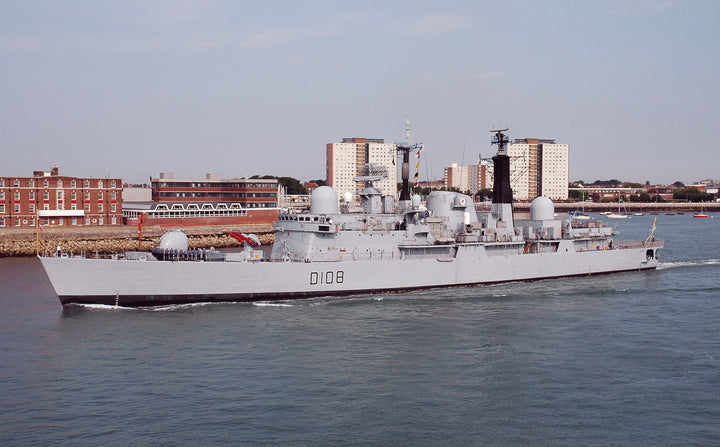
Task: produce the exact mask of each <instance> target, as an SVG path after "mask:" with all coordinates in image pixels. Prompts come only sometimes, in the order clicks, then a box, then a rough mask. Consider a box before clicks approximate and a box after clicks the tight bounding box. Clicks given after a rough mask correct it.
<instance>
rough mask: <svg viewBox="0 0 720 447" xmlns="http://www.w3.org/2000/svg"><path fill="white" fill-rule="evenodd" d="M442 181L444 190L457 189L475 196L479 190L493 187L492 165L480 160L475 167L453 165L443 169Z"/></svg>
mask: <svg viewBox="0 0 720 447" xmlns="http://www.w3.org/2000/svg"><path fill="white" fill-rule="evenodd" d="M443 181H444V183H445V187H446V188H448V189H449V188H457V189H458V190H459V191H461V192H469V193H470V194H475V193H477V192H478V191H480V190H481V189H492V187H493V164H492V162H490V161H488V160H483V159H481V160H480V161H479V162H478V164H477V165H469V166H458V165H457V163H453V164H452V165H451V166H448V167H446V168H445V169H444V173H443Z"/></svg>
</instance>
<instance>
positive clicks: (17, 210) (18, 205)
mask: <svg viewBox="0 0 720 447" xmlns="http://www.w3.org/2000/svg"><path fill="white" fill-rule="evenodd" d="M19 213H20V204H19V203H16V204H15V214H19Z"/></svg>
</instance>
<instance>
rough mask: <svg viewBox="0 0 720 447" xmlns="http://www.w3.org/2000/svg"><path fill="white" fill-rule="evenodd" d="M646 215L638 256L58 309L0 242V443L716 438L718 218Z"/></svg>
mask: <svg viewBox="0 0 720 447" xmlns="http://www.w3.org/2000/svg"><path fill="white" fill-rule="evenodd" d="M596 217H597V218H598V219H601V217H599V216H596ZM653 219H654V216H642V217H639V216H633V217H632V218H631V219H630V220H627V221H623V222H620V223H617V222H612V223H613V224H615V225H617V229H618V231H619V232H620V234H619V235H618V236H616V239H618V240H619V239H644V238H645V237H647V235H648V233H649V231H650V227H651V226H652V222H653ZM657 227H658V228H657V230H656V232H655V236H656V238H659V239H663V240H665V244H666V247H665V249H664V250H662V251H661V264H660V268H659V269H658V270H656V271H651V272H629V273H621V274H613V275H600V276H590V277H578V278H567V279H558V280H546V281H536V282H523V283H509V284H500V285H492V286H485V287H473V288H454V289H439V290H431V291H425V292H420V293H404V294H382V295H359V296H354V297H346V298H342V299H339V298H320V299H312V300H300V301H284V302H280V303H270V302H261V303H244V304H232V303H231V304H203V305H187V306H169V307H164V308H155V309H122V308H113V307H106V306H87V307H75V308H68V309H65V310H63V309H62V307H61V306H60V304H59V302H58V300H57V297H56V296H55V295H54V293H53V290H52V287H51V285H50V284H49V282H48V280H47V278H46V277H45V275H44V273H43V271H42V269H41V267H40V265H39V263H38V261H37V260H36V259H33V258H14V259H2V260H0V303H1V306H2V307H1V311H0V397H1V400H0V445H3V446H21V445H43V446H45V445H53V446H58V445H67V446H96V445H122V446H125V445H130V446H133V445H136V446H148V445H159V446H176V445H177V446H180V445H290V446H293V445H298V446H306V445H335V446H365V445H408V446H410V445H413V446H414V445H438V446H440V445H442V446H447V445H453V446H457V445H718V444H720V423H718V421H720V218H717V219H715V218H710V219H693V218H692V217H691V216H690V215H684V216H682V215H680V216H664V215H663V216H659V217H658V222H657ZM371 280H372V279H371V278H368V281H371Z"/></svg>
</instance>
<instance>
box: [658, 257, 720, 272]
mask: <svg viewBox="0 0 720 447" xmlns="http://www.w3.org/2000/svg"><path fill="white" fill-rule="evenodd" d="M718 264H720V259H696V260H692V261H675V262H661V263H660V264H658V267H657V268H658V270H664V269H672V268H678V267H700V266H703V265H718Z"/></svg>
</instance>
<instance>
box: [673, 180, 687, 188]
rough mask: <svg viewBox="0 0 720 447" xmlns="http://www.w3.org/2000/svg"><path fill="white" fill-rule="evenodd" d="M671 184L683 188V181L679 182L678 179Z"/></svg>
mask: <svg viewBox="0 0 720 447" xmlns="http://www.w3.org/2000/svg"><path fill="white" fill-rule="evenodd" d="M673 186H675V187H678V188H684V187H685V183H683V182H681V181H680V180H678V181H677V182H675V183H673Z"/></svg>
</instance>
